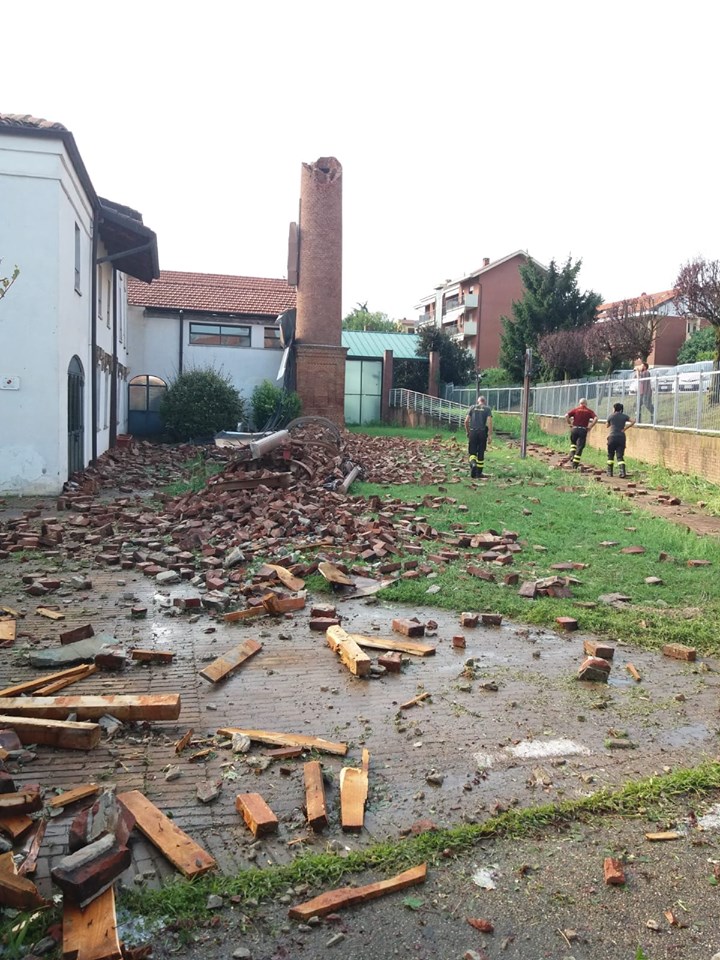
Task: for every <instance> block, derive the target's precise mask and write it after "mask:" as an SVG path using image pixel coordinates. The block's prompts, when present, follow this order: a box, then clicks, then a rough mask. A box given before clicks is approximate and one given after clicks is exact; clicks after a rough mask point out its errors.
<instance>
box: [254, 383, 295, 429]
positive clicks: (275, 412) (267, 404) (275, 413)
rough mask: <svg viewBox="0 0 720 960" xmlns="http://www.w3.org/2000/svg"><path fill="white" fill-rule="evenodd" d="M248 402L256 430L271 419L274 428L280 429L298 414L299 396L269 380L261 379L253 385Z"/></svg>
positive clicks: (262, 427)
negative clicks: (255, 385) (257, 384)
mask: <svg viewBox="0 0 720 960" xmlns="http://www.w3.org/2000/svg"><path fill="white" fill-rule="evenodd" d="M250 403H251V405H252V412H253V422H254V424H255V428H256V429H257V430H262V429H264V428H265V425H266V424H268V423H270V422H271V421H273V426H274V427H275V428H276V429H280V428H281V427H284V426H285V424H286V423H289V422H290V421H291V420H294V419H295V417H298V416H300V397H299V396H298V395H297V394H296V393H288V392H287V391H285V390H281V389H280V388H279V387H276V386H275V385H274V384H272V383H270V381H269V380H263V382H262V383H261V384H260V385H259V386H257V387H255V389H254V390H253V395H252V399H251V401H250Z"/></svg>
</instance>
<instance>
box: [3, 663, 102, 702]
mask: <svg viewBox="0 0 720 960" xmlns="http://www.w3.org/2000/svg"><path fill="white" fill-rule="evenodd" d="M86 667H87V664H84V663H83V664H80V666H79V667H70V668H69V669H68V670H58V671H57V673H46V674H45V675H44V676H42V677H35V678H34V679H33V680H26V681H25V682H24V683H16V684H15V686H14V687H5V689H4V690H0V697H19V696H21V695H22V694H23V693H30V692H31V691H33V690H37V689H38V688H39V687H45V686H47V685H48V684H49V683H54V682H55V681H56V680H64V679H65V678H66V677H75V676H77V675H78V674H82V672H83V671H84V670H85V669H86Z"/></svg>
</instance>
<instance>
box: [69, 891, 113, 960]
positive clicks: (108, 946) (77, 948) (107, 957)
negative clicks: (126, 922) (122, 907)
mask: <svg viewBox="0 0 720 960" xmlns="http://www.w3.org/2000/svg"><path fill="white" fill-rule="evenodd" d="M62 928H63V952H62V955H63V960H121V958H122V950H121V949H120V941H119V939H118V933H117V917H116V915H115V893H114V891H113V888H112V887H110V888H109V889H108V890H106V891H105V892H104V893H101V894H100V896H99V897H97V898H96V899H95V900H93V901H92V903H89V904H88V905H87V907H85V909H84V910H82V909H81V908H80V907H78V906H76V905H75V904H73V903H71V902H70V901H69V900H68V899H67V898H66V899H65V900H64V902H63V924H62Z"/></svg>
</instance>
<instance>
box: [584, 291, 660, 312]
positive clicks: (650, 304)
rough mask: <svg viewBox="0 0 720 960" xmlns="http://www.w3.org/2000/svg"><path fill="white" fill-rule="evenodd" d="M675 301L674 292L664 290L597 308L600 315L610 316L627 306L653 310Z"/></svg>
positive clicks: (615, 301) (635, 308) (614, 301)
mask: <svg viewBox="0 0 720 960" xmlns="http://www.w3.org/2000/svg"><path fill="white" fill-rule="evenodd" d="M674 299H675V291H674V290H663V291H662V292H661V293H641V294H640V296H639V297H628V298H627V300H613V301H612V302H610V303H601V304H600V306H599V307H598V308H597V309H598V313H599V314H609V313H613V312H614V311H617V310H619V309H621V308H622V307H623V305H624V304H627V305H628V307H630V308H631V309H633V310H645V311H648V310H653V309H654V308H656V307H660V306H662V304H664V303H667V302H668V301H669V300H674Z"/></svg>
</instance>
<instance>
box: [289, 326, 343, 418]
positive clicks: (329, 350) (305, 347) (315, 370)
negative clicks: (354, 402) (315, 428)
mask: <svg viewBox="0 0 720 960" xmlns="http://www.w3.org/2000/svg"><path fill="white" fill-rule="evenodd" d="M295 349H296V360H297V367H296V369H297V392H298V395H299V397H300V400H301V401H302V410H301V416H303V417H327V418H328V420H332V422H333V423H335V424H337V426H338V427H344V426H345V355H346V354H347V347H334V346H323V345H321V344H315V343H296V346H295Z"/></svg>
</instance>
